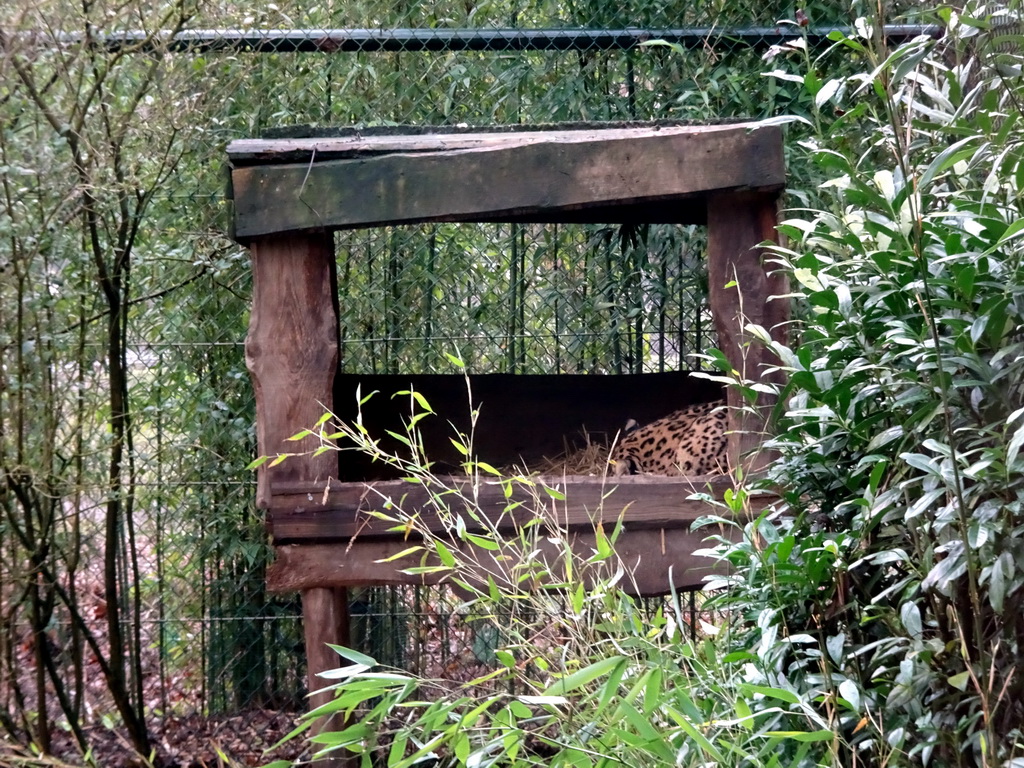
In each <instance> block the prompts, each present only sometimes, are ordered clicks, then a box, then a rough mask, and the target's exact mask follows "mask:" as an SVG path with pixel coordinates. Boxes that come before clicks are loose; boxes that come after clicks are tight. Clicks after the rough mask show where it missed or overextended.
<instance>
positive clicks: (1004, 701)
mask: <svg viewBox="0 0 1024 768" xmlns="http://www.w3.org/2000/svg"><path fill="white" fill-rule="evenodd" d="M943 19H944V21H945V22H946V23H947V35H946V37H945V38H944V39H943V40H941V41H934V40H930V39H921V40H917V41H915V42H912V43H910V44H908V45H905V46H902V47H901V48H899V49H897V50H894V51H888V52H887V51H881V50H878V49H876V48H875V47H874V42H873V37H872V33H871V24H870V23H869V22H867V21H864V22H862V23H861V24H860V25H859V28H860V29H861V30H862V33H863V34H862V35H861V36H860V37H858V38H857V39H845V38H843V37H842V36H841V35H836V36H835V39H836V43H837V45H838V46H841V47H842V48H843V49H845V50H847V51H849V52H851V53H853V54H855V55H857V56H858V57H859V58H860V60H861V61H862V62H863V63H864V65H866V66H867V71H865V72H863V73H861V74H858V75H852V76H846V77H841V78H837V79H832V80H826V79H824V78H821V79H818V78H816V77H812V76H811V75H812V74H813V65H814V62H810V61H808V62H807V63H808V64H810V65H811V67H812V68H811V69H810V70H808V74H807V75H805V76H804V84H805V86H806V87H807V90H808V95H809V97H810V99H812V101H813V104H814V107H815V108H816V109H817V114H816V115H815V118H816V123H817V126H818V133H817V136H816V137H814V138H812V139H811V140H810V141H809V142H808V146H809V148H810V150H811V152H810V157H811V158H812V159H813V160H814V161H815V162H816V163H818V165H819V167H820V168H821V171H822V173H824V174H825V175H826V176H827V181H825V182H824V183H823V184H822V185H821V190H820V196H821V198H820V199H821V203H820V204H819V206H818V207H816V208H810V207H809V208H806V209H802V210H796V211H792V212H791V213H790V214H789V215H790V216H791V217H792V218H790V219H788V220H787V221H785V222H784V223H783V225H782V227H781V230H782V232H783V234H784V235H785V236H786V237H787V238H788V241H789V242H788V245H786V246H784V247H778V248H775V249H774V250H775V253H776V256H777V258H778V262H779V264H780V266H781V267H782V268H784V269H786V270H788V271H790V273H791V274H792V275H793V278H794V281H795V283H796V285H795V286H794V288H795V289H796V297H797V299H798V301H799V305H800V317H799V322H798V324H797V325H796V326H795V328H794V331H795V335H796V338H795V339H794V341H796V342H797V343H796V344H795V345H794V346H792V347H786V346H781V345H777V346H776V347H775V351H776V352H777V353H778V357H779V359H780V361H781V363H782V366H783V368H784V370H785V371H786V372H787V374H788V378H789V385H788V387H787V388H786V389H785V390H784V391H783V392H781V393H780V394H781V395H782V396H783V397H784V398H785V400H784V401H783V402H784V407H780V409H779V410H780V411H781V413H780V417H779V420H778V436H777V438H776V439H774V440H773V441H771V442H770V443H769V445H770V447H771V448H774V449H775V450H776V451H777V452H778V453H779V455H780V458H779V460H778V461H777V462H776V463H775V465H774V466H773V467H772V468H771V470H770V481H769V482H770V484H771V486H773V487H775V488H777V489H778V490H779V492H780V493H781V495H782V498H783V503H782V504H780V505H779V506H778V507H777V508H776V509H774V510H773V511H772V512H771V513H770V514H768V513H766V514H765V515H763V516H761V517H760V518H758V519H757V520H756V521H755V522H754V523H752V524H750V525H749V526H748V527H747V529H746V530H745V535H744V537H743V540H742V543H741V544H739V545H728V544H723V545H722V546H721V547H719V550H718V554H719V556H721V557H724V558H726V559H727V560H728V561H729V562H731V563H732V564H733V565H734V566H736V571H735V576H734V577H733V578H731V579H730V580H729V583H730V585H731V590H730V591H729V592H728V593H727V595H726V596H725V597H723V598H721V599H719V600H718V601H717V604H718V605H720V606H722V607H728V608H729V609H731V610H732V611H734V612H736V615H737V621H736V622H735V624H734V626H733V628H732V631H731V632H730V633H729V634H728V635H727V638H728V641H729V647H730V648H735V649H742V651H743V652H751V651H754V652H755V655H756V659H754V658H752V659H751V663H752V664H753V665H754V667H756V669H757V672H758V674H759V675H760V676H761V678H762V680H763V682H764V684H768V685H773V686H780V687H786V688H789V689H792V690H794V691H796V692H798V693H799V694H800V695H806V696H811V697H813V698H814V699H815V701H816V702H817V706H818V709H819V711H820V712H822V713H823V714H824V715H827V716H828V718H829V722H830V725H831V726H832V727H834V728H835V730H836V733H837V745H839V749H838V751H837V757H838V758H839V759H840V760H841V761H842V762H843V764H852V763H853V762H854V761H856V762H862V761H867V762H870V763H872V764H888V765H925V764H931V765H942V766H945V765H991V766H995V765H1006V764H1009V763H1008V762H1007V761H1009V760H1011V759H1012V760H1019V759H1020V758H1021V755H1022V750H1024V734H1022V732H1021V730H1020V728H1021V723H1022V722H1024V678H1021V677H1020V674H1019V671H1020V669H1021V664H1022V663H1024V647H1022V643H1024V617H1022V615H1021V613H1020V611H1019V610H1017V609H1016V608H1014V607H1012V606H1015V605H1018V604H1019V601H1020V599H1021V596H1022V592H1024V510H1022V501H1024V460H1022V458H1021V456H1020V447H1021V444H1022V443H1024V423H1022V421H1021V416H1022V414H1024V354H1022V353H1024V347H1022V341H1024V338H1022V328H1024V260H1022V256H1024V249H1022V241H1021V238H1020V233H1021V232H1022V230H1024V225H1022V221H1024V205H1022V202H1021V201H1022V197H1021V182H1022V180H1024V155H1022V147H1024V132H1022V130H1021V125H1020V104H1021V98H1022V97H1024V84H1022V82H1021V79H1020V76H1019V72H1020V69H1019V63H1020V54H1021V51H1022V47H1021V45H1022V42H1024V39H1022V38H1021V36H1020V31H1021V22H1020V21H1019V20H1018V17H1017V16H1015V15H1012V14H1009V13H1007V12H1005V11H997V10H995V9H986V8H977V9H974V10H973V11H971V12H970V13H969V15H968V14H967V13H965V14H964V15H957V14H955V13H953V12H950V11H947V12H945V13H944V16H943ZM1007 41H1012V45H1010V46H1009V47H1007V46H1005V45H1000V43H1005V42H1007ZM1011 62H1013V63H1014V64H1015V65H1016V66H1017V67H1018V68H1017V69H1016V70H1014V69H1012V68H1008V65H1009V64H1010V63H1011ZM837 116H838V117H837ZM755 711H756V710H755Z"/></svg>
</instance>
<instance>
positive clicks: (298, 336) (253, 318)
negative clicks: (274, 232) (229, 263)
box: [245, 234, 338, 507]
mask: <svg viewBox="0 0 1024 768" xmlns="http://www.w3.org/2000/svg"><path fill="white" fill-rule="evenodd" d="M250 252H251V257H252V274H253V299H252V307H253V308H252V314H251V315H250V318H249V333H248V336H247V337H246V340H245V362H246V366H247V367H248V369H249V373H250V376H251V378H252V384H253V389H254V391H255V394H256V438H257V452H258V455H260V456H275V455H277V454H278V453H299V452H303V451H311V450H313V449H314V448H316V446H317V445H318V443H317V441H316V440H315V439H313V438H307V439H305V440H302V441H299V442H290V441H288V439H287V438H289V437H290V436H292V435H294V434H295V433H297V432H299V431H300V430H301V429H303V428H307V427H312V426H313V425H314V424H315V423H316V421H317V419H319V418H320V416H321V415H323V413H324V411H325V410H327V409H329V408H330V407H331V405H332V403H333V392H334V377H335V374H336V370H337V365H338V314H337V310H336V303H337V287H336V282H335V273H334V271H335V266H334V265H335V261H334V248H333V242H332V239H331V237H330V235H324V234H310V235H293V236H274V237H265V238H259V239H258V240H254V241H253V242H252V243H251V246H250ZM337 474H338V457H337V454H335V453H331V452H329V453H325V454H322V455H321V456H319V457H317V458H311V457H295V458H291V459H289V460H287V461H285V462H283V463H281V464H278V465H277V466H275V467H270V466H268V465H264V466H263V467H261V468H260V469H259V471H258V481H257V504H258V505H259V506H261V507H265V506H266V505H267V504H269V484H270V482H272V481H275V482H276V481H279V480H317V479H326V478H329V477H336V476H337Z"/></svg>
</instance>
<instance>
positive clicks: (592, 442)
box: [530, 430, 610, 477]
mask: <svg viewBox="0 0 1024 768" xmlns="http://www.w3.org/2000/svg"><path fill="white" fill-rule="evenodd" d="M582 435H583V446H582V447H581V448H575V447H573V446H571V445H570V444H569V441H568V440H564V441H563V442H564V445H565V450H564V451H563V452H562V453H561V454H559V455H558V456H554V457H552V458H548V457H547V456H545V457H544V458H543V459H542V461H541V462H538V464H537V466H533V467H530V469H531V470H532V471H534V472H537V473H539V474H542V475H556V476H557V475H589V476H591V477H600V476H601V475H604V474H606V473H607V472H608V470H609V468H610V467H609V466H608V454H609V446H608V440H607V436H605V435H603V433H599V435H593V436H592V435H591V434H590V433H589V432H587V431H586V430H583V432H582Z"/></svg>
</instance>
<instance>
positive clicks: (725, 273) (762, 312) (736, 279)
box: [708, 193, 789, 472]
mask: <svg viewBox="0 0 1024 768" xmlns="http://www.w3.org/2000/svg"><path fill="white" fill-rule="evenodd" d="M777 221H778V195H777V194H775V193H762V194H758V193H746V194H728V195H725V194H716V195H713V196H711V197H710V198H709V200H708V285H709V298H710V302H711V313H712V315H713V316H714V319H715V329H716V331H717V332H718V348H719V349H720V350H722V352H723V353H724V354H725V356H726V357H727V358H728V360H729V362H730V363H731V364H732V367H733V369H734V370H736V371H738V372H739V373H740V375H741V376H742V377H743V378H745V379H750V380H755V381H763V382H773V383H781V373H779V372H777V371H776V372H775V373H773V374H769V373H768V371H767V370H766V369H767V368H768V367H769V366H771V365H775V364H777V362H778V361H777V360H776V358H775V357H774V355H773V354H772V353H771V352H770V351H769V350H768V349H766V348H765V347H764V345H763V344H762V343H761V342H759V341H756V340H755V339H754V337H753V336H752V335H751V334H750V333H749V332H748V331H747V330H746V326H747V325H748V324H753V325H759V326H761V327H763V328H764V329H765V330H766V331H768V333H770V334H771V336H772V338H774V339H776V340H778V341H785V340H786V337H787V322H788V320H789V299H786V298H781V297H783V296H785V295H786V294H787V293H788V284H787V280H786V277H785V275H784V274H783V273H782V272H781V271H779V270H773V269H772V267H771V265H769V264H767V263H766V254H765V252H764V251H763V249H761V248H758V247H757V246H758V244H759V243H761V242H764V241H766V240H773V241H774V240H776V239H777V233H776V231H775V227H776V224H777ZM728 401H729V406H730V413H729V416H730V422H731V423H730V429H731V432H730V435H729V459H730V463H731V465H732V466H734V467H736V466H740V463H741V461H742V464H743V466H744V467H745V468H746V470H747V471H748V472H749V471H756V470H757V469H760V468H762V467H763V466H764V465H765V464H766V463H767V462H768V461H769V459H770V456H769V454H768V453H767V452H764V451H761V450H760V445H761V442H762V441H763V439H764V433H765V424H766V422H767V418H768V415H769V412H770V410H771V408H772V406H773V405H774V398H772V397H770V396H769V395H767V394H764V393H762V394H760V395H759V396H758V400H757V403H756V404H755V405H754V406H753V408H750V407H749V404H748V403H746V402H744V401H743V400H742V397H741V395H740V393H739V392H737V391H736V390H735V389H734V388H729V389H728Z"/></svg>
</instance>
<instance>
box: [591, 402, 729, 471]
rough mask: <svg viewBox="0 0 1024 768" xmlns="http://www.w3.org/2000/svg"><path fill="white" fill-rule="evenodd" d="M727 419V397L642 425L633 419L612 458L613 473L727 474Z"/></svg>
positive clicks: (612, 453)
mask: <svg viewBox="0 0 1024 768" xmlns="http://www.w3.org/2000/svg"><path fill="white" fill-rule="evenodd" d="M727 422H728V411H727V409H726V407H725V401H724V400H713V401H711V402H707V403H699V404H697V405H690V406H687V407H686V408H681V409H679V410H678V411H674V412H672V413H670V414H669V415H667V416H663V417H662V418H660V419H657V420H656V421H652V422H651V423H649V424H646V425H645V426H642V427H641V426H639V425H638V424H637V423H636V422H635V421H634V420H632V419H630V421H629V422H628V423H627V424H626V428H625V430H624V431H623V434H622V437H621V438H620V439H619V441H618V443H617V444H616V445H615V446H614V447H613V449H612V452H611V456H610V458H609V463H610V464H611V466H612V471H613V474H614V475H615V476H617V477H618V476H622V475H627V474H634V475H635V474H649V475H670V476H679V475H684V476H687V475H720V474H724V473H726V472H727V471H728V458H727V452H726V444H727V438H726V429H727Z"/></svg>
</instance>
